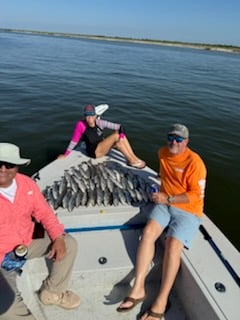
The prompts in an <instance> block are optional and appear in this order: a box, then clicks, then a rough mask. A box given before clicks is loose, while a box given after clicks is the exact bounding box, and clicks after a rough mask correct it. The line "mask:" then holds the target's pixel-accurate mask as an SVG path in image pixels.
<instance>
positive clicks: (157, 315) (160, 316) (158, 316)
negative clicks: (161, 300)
mask: <svg viewBox="0 0 240 320" xmlns="http://www.w3.org/2000/svg"><path fill="white" fill-rule="evenodd" d="M170 308H171V302H170V301H169V300H168V302H167V306H166V309H165V312H164V313H158V312H154V311H152V310H151V309H148V310H147V311H146V314H147V318H148V317H153V318H156V319H160V320H162V319H163V317H164V314H165V313H167V312H168V310H169V309H170ZM147 318H146V320H147Z"/></svg>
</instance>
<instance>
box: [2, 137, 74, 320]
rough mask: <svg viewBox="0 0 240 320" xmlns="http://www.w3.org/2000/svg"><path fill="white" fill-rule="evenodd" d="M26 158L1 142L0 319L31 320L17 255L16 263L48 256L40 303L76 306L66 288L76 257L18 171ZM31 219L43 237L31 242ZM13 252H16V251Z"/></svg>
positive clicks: (49, 211)
mask: <svg viewBox="0 0 240 320" xmlns="http://www.w3.org/2000/svg"><path fill="white" fill-rule="evenodd" d="M29 163H30V159H26V158H21V157H20V152H19V148H18V147H17V146H16V145H14V144H10V143H0V208H1V211H0V266H1V268H0V317H1V319H11V320H14V319H16V320H17V319H29V320H33V319H35V318H34V316H33V315H32V314H31V312H30V311H29V310H28V308H27V307H26V305H25V304H24V302H23V299H22V298H21V296H20V293H19V292H18V289H17V286H16V276H17V274H18V273H19V271H20V270H21V265H20V266H19V265H17V262H16V259H15V257H16V254H19V255H25V257H24V258H23V259H22V258H21V259H20V260H19V261H20V262H21V263H22V264H23V263H24V261H25V260H27V259H31V258H35V257H40V256H43V255H46V254H47V255H48V258H49V259H51V260H52V268H51V271H50V273H49V276H48V277H47V278H46V279H45V280H44V281H43V283H42V286H41V288H40V289H39V292H38V295H39V299H40V301H41V302H42V303H43V304H47V305H58V306H60V307H62V308H65V309H73V308H76V307H78V306H79V304H80V298H79V297H78V296H77V295H76V294H75V293H73V292H72V291H69V290H67V285H68V282H69V278H70V276H71V272H72V267H73V263H74V260H75V257H76V254H77V242H76V240H75V239H74V238H73V237H72V236H70V235H68V234H65V233H64V227H63V225H62V224H61V223H60V222H59V221H58V219H57V217H56V215H55V213H54V212H53V211H52V209H51V208H50V207H49V205H48V204H47V202H46V201H45V199H44V197H43V195H42V193H41V192H40V190H39V188H38V186H37V184H36V183H35V182H34V181H33V180H32V179H31V178H29V177H27V176H26V175H23V174H20V173H18V167H19V165H28V164H29ZM34 221H37V222H40V223H41V224H42V226H43V228H44V229H45V231H46V232H45V236H44V237H43V238H41V239H33V231H34ZM16 248H18V249H19V251H18V252H16Z"/></svg>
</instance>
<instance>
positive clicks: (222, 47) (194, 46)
mask: <svg viewBox="0 0 240 320" xmlns="http://www.w3.org/2000/svg"><path fill="white" fill-rule="evenodd" d="M0 32H12V33H21V34H32V35H44V36H54V37H68V38H78V39H89V40H105V41H120V42H131V43H143V44H153V45H162V46H171V47H181V48H192V49H200V50H211V51H222V52H229V53H240V47H239V46H230V45H221V44H216V45H215V44H202V43H190V42H189V43H188V42H180V41H165V40H150V39H136V38H124V37H110V36H100V35H84V34H75V33H63V32H47V31H35V30H19V29H7V28H0Z"/></svg>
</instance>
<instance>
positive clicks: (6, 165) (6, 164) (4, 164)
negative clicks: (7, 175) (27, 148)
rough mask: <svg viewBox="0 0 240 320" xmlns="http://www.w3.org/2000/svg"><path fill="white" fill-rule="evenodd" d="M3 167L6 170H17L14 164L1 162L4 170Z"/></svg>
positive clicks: (0, 165)
mask: <svg viewBox="0 0 240 320" xmlns="http://www.w3.org/2000/svg"><path fill="white" fill-rule="evenodd" d="M2 166H4V167H5V168H6V169H13V168H15V167H16V166H17V165H16V164H14V163H9V162H4V161H0V168H2Z"/></svg>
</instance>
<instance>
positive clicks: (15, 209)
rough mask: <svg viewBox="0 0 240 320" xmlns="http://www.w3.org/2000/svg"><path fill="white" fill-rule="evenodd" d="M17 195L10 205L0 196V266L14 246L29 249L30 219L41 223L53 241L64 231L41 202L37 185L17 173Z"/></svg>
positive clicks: (30, 240)
mask: <svg viewBox="0 0 240 320" xmlns="http://www.w3.org/2000/svg"><path fill="white" fill-rule="evenodd" d="M15 179H16V183H17V191H16V195H15V198H14V201H13V203H12V202H11V201H9V200H8V199H6V198H5V197H4V196H2V195H1V194H0V264H1V262H2V260H3V258H4V256H5V254H6V253H8V252H10V251H12V250H13V249H14V248H15V247H16V246H17V245H19V244H25V245H26V246H29V244H30V243H31V242H32V234H33V229H34V222H33V218H35V219H36V220H37V221H38V222H41V223H42V225H43V227H44V229H45V230H46V231H47V233H48V235H49V236H50V238H51V239H52V240H53V241H54V240H55V239H56V238H57V237H58V236H60V235H61V234H63V233H64V227H63V225H62V224H60V222H59V221H58V219H57V217H56V215H55V213H54V212H53V211H52V209H51V208H50V207H49V205H48V203H47V202H46V200H45V199H44V197H43V195H42V193H41V191H40V190H39V188H38V186H37V184H36V183H35V182H34V181H33V180H32V179H31V178H29V177H27V176H25V175H23V174H20V173H17V175H16V177H15Z"/></svg>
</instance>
